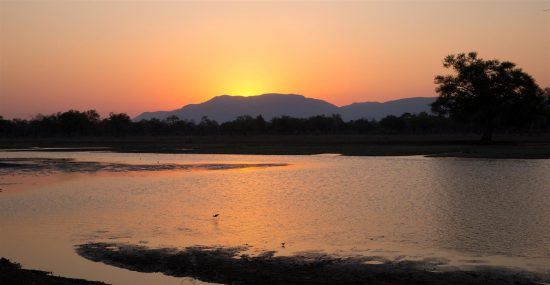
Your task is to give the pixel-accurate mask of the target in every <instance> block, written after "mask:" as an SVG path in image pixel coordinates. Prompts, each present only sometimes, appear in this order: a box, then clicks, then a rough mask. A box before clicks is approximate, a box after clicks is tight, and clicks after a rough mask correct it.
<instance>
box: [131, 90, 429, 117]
mask: <svg viewBox="0 0 550 285" xmlns="http://www.w3.org/2000/svg"><path fill="white" fill-rule="evenodd" d="M434 100H435V98H434V97H413V98H404V99H399V100H393V101H387V102H383V103H380V102H363V103H353V104H351V105H346V106H342V107H338V106H336V105H333V104H331V103H328V102H326V101H323V100H319V99H314V98H308V97H305V96H302V95H297V94H275V93H271V94H263V95H257V96H250V97H245V96H230V95H221V96H217V97H214V98H212V99H210V100H208V101H206V102H203V103H200V104H189V105H186V106H184V107H182V108H180V109H176V110H172V111H157V112H144V113H142V114H140V115H138V116H137V117H135V118H134V120H135V121H139V120H144V119H152V118H157V119H161V120H163V119H166V118H168V117H170V116H172V115H175V116H177V117H179V118H180V119H182V120H185V119H187V120H194V121H197V122H198V121H200V120H201V119H202V117H203V116H206V117H208V118H209V119H212V120H216V121H218V122H220V123H222V122H226V121H230V120H233V119H235V118H237V117H238V116H242V115H250V116H254V117H255V116H257V115H262V116H263V117H264V118H265V119H266V120H270V119H272V118H273V117H280V116H290V117H295V118H307V117H311V116H315V115H327V116H330V115H333V114H339V115H341V116H342V119H344V120H346V121H349V120H357V119H360V118H368V119H381V118H383V117H385V116H388V115H395V116H400V115H402V114H403V113H412V114H415V113H420V112H430V106H429V104H431V103H432V102H433V101H434Z"/></svg>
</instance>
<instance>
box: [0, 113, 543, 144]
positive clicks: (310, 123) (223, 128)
mask: <svg viewBox="0 0 550 285" xmlns="http://www.w3.org/2000/svg"><path fill="white" fill-rule="evenodd" d="M482 131H483V130H482V129H481V128H480V127H479V124H478V123H476V122H474V121H472V122H471V123H468V124H465V123H459V122H458V121H455V120H452V119H450V118H448V117H445V116H436V115H432V114H428V113H425V112H423V113H419V114H409V113H405V114H403V115H401V116H387V117H385V118H383V119H381V120H369V119H359V120H352V121H344V120H342V118H341V117H340V116H339V115H332V116H313V117H310V118H292V117H288V116H282V117H276V118H273V119H271V120H270V121H266V120H265V119H264V118H263V117H262V116H257V117H251V116H240V117H238V118H236V119H235V120H233V121H229V122H224V123H221V124H220V123H218V122H216V121H214V120H210V119H208V118H207V117H203V118H202V120H201V121H200V122H194V121H191V120H180V119H179V118H178V117H176V116H172V117H169V118H167V119H165V120H159V119H150V120H142V121H138V122H134V121H132V120H131V119H130V117H129V116H128V115H127V114H124V113H120V114H114V113H111V114H110V115H109V116H108V117H106V118H101V117H100V116H99V114H98V113H97V112H96V111H95V110H88V111H84V112H81V111H76V110H70V111H67V112H60V113H56V114H52V115H38V116H36V117H35V118H33V119H31V120H21V119H13V120H6V119H3V118H2V117H1V116H0V137H4V138H11V137H82V136H159V135H162V136H188V135H259V134H285V135H303V134H445V133H449V134H456V133H480V132H482ZM497 131H499V132H507V133H524V132H550V112H549V114H547V115H546V116H541V117H540V118H539V119H538V120H536V121H535V122H534V123H531V124H529V125H521V124H514V123H510V122H503V123H502V124H500V125H499V127H498V129H497Z"/></svg>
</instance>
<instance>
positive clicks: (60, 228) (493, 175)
mask: <svg viewBox="0 0 550 285" xmlns="http://www.w3.org/2000/svg"><path fill="white" fill-rule="evenodd" d="M13 157H25V158H29V157H41V158H74V159H77V160H78V161H94V162H103V163H127V164H150V165H163V164H169V163H177V164H217V165H220V164H228V163H231V164H262V163H280V164H288V165H281V166H270V167H246V168H235V169H223V167H221V169H220V168H216V169H215V170H212V169H208V168H206V169H200V168H199V169H191V170H185V169H177V170H163V171H120V172H117V171H105V170H98V171H91V172H85V173H81V172H79V171H74V170H71V171H44V170H40V171H27V172H25V171H15V170H13V169H9V170H6V169H4V170H2V171H0V184H1V185H0V188H2V189H3V192H2V193H0V231H1V234H0V256H5V257H8V258H11V259H13V260H16V261H18V262H21V263H23V264H24V265H25V266H27V267H32V268H36V269H42V270H49V271H54V272H55V273H56V274H58V275H64V276H70V277H79V278H86V279H91V280H100V281H105V282H110V283H114V284H157V283H161V284H181V283H182V282H183V283H189V284H193V283H195V282H196V283H197V284H198V283H200V282H198V281H196V280H192V279H185V280H181V279H177V278H172V277H167V276H163V275H161V274H145V273H136V272H130V271H127V270H124V269H118V268H114V267H110V266H108V265H103V264H99V263H93V262H90V261H87V260H85V259H83V258H81V257H79V256H78V255H76V254H75V252H74V250H73V247H74V245H77V244H81V243H86V242H95V241H107V242H128V243H132V244H142V245H146V246H152V247H156V246H168V247H185V246H192V245H207V246H210V245H223V246H239V245H245V244H247V245H250V246H252V253H255V252H262V251H265V250H275V251H277V254H282V255H286V254H289V255H290V254H295V253H298V252H303V251H321V252H326V253H331V254H338V255H344V256H345V255H358V254H360V255H369V256H381V257H385V258H389V259H411V260H421V259H426V258H439V259H441V260H444V261H445V262H446V263H447V264H448V265H452V266H477V265H497V266H510V267H517V268H521V269H525V270H531V271H536V272H547V271H548V270H549V269H550V186H549V185H550V160H490V159H455V158H425V157H416V156H413V157H344V156H334V155H320V156H259V155H258V156H256V155H192V154H120V153H109V152H0V158H13ZM12 183H13V184H12ZM215 213H219V214H220V215H219V217H218V218H213V217H212V215H213V214H215ZM282 242H284V243H285V247H284V248H283V247H281V243H282Z"/></svg>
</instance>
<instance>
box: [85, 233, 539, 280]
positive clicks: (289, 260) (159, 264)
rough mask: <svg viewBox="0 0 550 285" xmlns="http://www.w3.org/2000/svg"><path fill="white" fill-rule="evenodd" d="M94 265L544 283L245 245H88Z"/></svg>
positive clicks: (525, 276) (255, 275) (219, 276)
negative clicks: (253, 249)
mask: <svg viewBox="0 0 550 285" xmlns="http://www.w3.org/2000/svg"><path fill="white" fill-rule="evenodd" d="M76 250H77V252H78V254H80V255H81V256H83V257H85V258H87V259H90V260H92V261H97V262H103V263H106V264H110V265H113V266H117V267H121V268H126V269H130V270H135V271H140V272H161V273H164V274H166V275H171V276H176V277H184V276H185V277H193V278H196V279H199V280H202V281H206V282H216V283H224V284H379V285H389V284H391V285H398V284H403V285H404V284H408V285H410V284H413V285H414V284H419V285H420V284H423V285H430V284H433V285H435V284H437V285H440V284H441V285H443V284H445V285H452V284H456V285H458V284H471V285H476V284H479V285H481V284H483V285H493V284H494V285H496V284H499V285H507V284H515V285H519V284H525V285H527V284H542V282H543V281H544V280H543V279H542V278H541V277H538V276H536V275H534V274H531V273H527V272H518V271H512V270H507V269H503V268H494V267H484V268H479V269H477V270H470V271H463V270H458V269H456V270H445V271H441V270H440V271H438V270H437V269H438V266H439V265H441V261H422V262H417V261H387V260H383V259H381V258H377V257H347V258H339V257H335V256H330V255H324V254H314V253H309V254H307V253H304V254H301V255H294V256H274V252H265V253H263V254H260V255H258V256H248V255H245V254H242V252H243V250H246V248H245V247H244V248H243V247H234V248H223V247H189V248H185V249H183V250H177V249H169V248H160V249H153V248H147V247H144V246H139V245H129V244H113V243H89V244H82V245H79V246H77V248H76Z"/></svg>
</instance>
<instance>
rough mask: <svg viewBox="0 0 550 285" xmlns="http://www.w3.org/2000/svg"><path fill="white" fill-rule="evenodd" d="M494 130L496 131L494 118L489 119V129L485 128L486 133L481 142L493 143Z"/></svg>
mask: <svg viewBox="0 0 550 285" xmlns="http://www.w3.org/2000/svg"><path fill="white" fill-rule="evenodd" d="M493 130H494V124H493V118H492V117H489V118H488V119H487V127H486V128H485V132H483V136H482V137H481V141H482V142H484V143H491V142H492V141H493Z"/></svg>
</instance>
